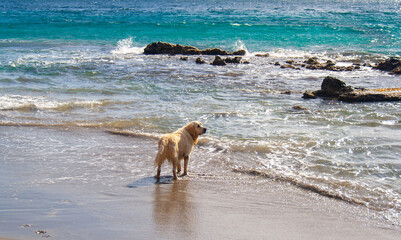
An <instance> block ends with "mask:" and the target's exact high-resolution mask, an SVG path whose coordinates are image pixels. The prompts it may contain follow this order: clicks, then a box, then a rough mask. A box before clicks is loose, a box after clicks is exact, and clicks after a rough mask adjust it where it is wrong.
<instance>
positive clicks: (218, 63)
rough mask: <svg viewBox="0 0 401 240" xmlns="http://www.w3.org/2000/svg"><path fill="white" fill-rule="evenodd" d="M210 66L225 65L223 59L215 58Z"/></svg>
mask: <svg viewBox="0 0 401 240" xmlns="http://www.w3.org/2000/svg"><path fill="white" fill-rule="evenodd" d="M211 64H212V65H214V66H225V65H227V63H226V62H225V61H224V60H223V59H221V57H220V56H216V57H215V58H214V61H213V62H212V63H211Z"/></svg>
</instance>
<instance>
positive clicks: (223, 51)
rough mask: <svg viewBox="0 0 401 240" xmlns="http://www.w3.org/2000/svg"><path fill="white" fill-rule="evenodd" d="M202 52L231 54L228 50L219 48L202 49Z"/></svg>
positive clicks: (204, 53) (207, 53) (205, 53)
mask: <svg viewBox="0 0 401 240" xmlns="http://www.w3.org/2000/svg"><path fill="white" fill-rule="evenodd" d="M201 54H203V55H230V54H229V53H228V52H227V51H225V50H221V49H219V48H213V49H206V50H202V51H201Z"/></svg>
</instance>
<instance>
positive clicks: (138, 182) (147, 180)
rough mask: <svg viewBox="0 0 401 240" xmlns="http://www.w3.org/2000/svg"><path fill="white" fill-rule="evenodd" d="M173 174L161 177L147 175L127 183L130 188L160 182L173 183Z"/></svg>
mask: <svg viewBox="0 0 401 240" xmlns="http://www.w3.org/2000/svg"><path fill="white" fill-rule="evenodd" d="M173 183H174V181H173V176H163V177H161V178H160V179H157V178H155V177H145V178H141V179H139V180H136V181H134V182H132V183H129V184H127V187H129V188H139V187H149V186H153V185H158V184H173Z"/></svg>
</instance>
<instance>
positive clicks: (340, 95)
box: [303, 77, 401, 102]
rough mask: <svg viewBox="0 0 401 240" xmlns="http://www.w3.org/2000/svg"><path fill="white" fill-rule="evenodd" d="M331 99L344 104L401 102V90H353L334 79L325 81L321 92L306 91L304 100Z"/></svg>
mask: <svg viewBox="0 0 401 240" xmlns="http://www.w3.org/2000/svg"><path fill="white" fill-rule="evenodd" d="M316 97H329V98H335V99H337V100H339V101H344V102H378V101H401V88H380V89H365V88H357V89H353V88H352V87H350V86H346V84H345V83H344V82H343V81H341V80H339V79H337V78H333V77H326V78H325V79H324V80H323V83H322V86H321V89H320V90H317V91H305V92H304V95H303V98H316Z"/></svg>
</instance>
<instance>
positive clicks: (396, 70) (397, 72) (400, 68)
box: [391, 67, 401, 74]
mask: <svg viewBox="0 0 401 240" xmlns="http://www.w3.org/2000/svg"><path fill="white" fill-rule="evenodd" d="M391 73H392V74H401V67H397V68H395V69H393V70H392V71H391Z"/></svg>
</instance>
